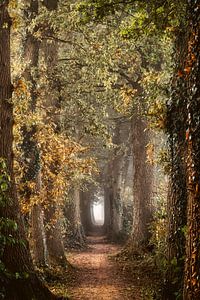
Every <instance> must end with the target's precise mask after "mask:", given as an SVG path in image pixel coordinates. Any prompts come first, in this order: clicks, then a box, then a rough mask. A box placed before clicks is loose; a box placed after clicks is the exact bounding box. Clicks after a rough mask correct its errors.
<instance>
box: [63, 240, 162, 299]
mask: <svg viewBox="0 0 200 300" xmlns="http://www.w3.org/2000/svg"><path fill="white" fill-rule="evenodd" d="M88 242H89V247H88V249H86V250H84V251H73V252H71V253H69V254H68V260H69V262H70V263H71V264H72V265H73V266H74V267H75V268H74V271H73V272H74V274H75V279H74V280H71V281H70V284H68V287H67V290H68V294H69V295H70V299H73V300H80V299H81V300H126V299H127V300H128V299H132V300H142V299H154V296H153V289H152V286H154V284H155V282H156V280H158V278H157V276H158V274H156V272H155V273H154V272H153V267H152V266H150V267H149V266H148V264H144V263H142V264H141V263H140V262H139V261H137V260H134V261H132V262H130V261H128V260H127V261H126V260H124V261H121V260H118V259H116V254H117V253H119V251H120V250H121V247H120V246H119V245H116V244H111V243H109V242H107V241H106V239H105V238H104V237H89V238H88Z"/></svg>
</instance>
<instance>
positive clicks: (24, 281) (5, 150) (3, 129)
mask: <svg viewBox="0 0 200 300" xmlns="http://www.w3.org/2000/svg"><path fill="white" fill-rule="evenodd" d="M8 3H9V1H3V2H1V4H0V157H1V158H2V159H4V160H5V162H6V165H7V172H8V174H9V175H10V178H11V179H10V184H9V186H8V190H7V191H6V195H5V196H6V197H7V201H6V203H5V205H4V207H3V208H2V207H0V216H1V218H3V219H4V218H5V219H11V220H14V221H15V222H16V224H17V225H18V228H17V230H14V229H12V228H9V227H8V228H6V229H5V230H4V232H1V234H4V235H5V236H6V237H9V236H12V237H13V238H14V239H15V241H16V242H15V243H14V244H13V243H10V244H9V243H6V245H5V248H4V252H3V255H2V257H1V260H2V262H3V263H4V265H5V267H6V269H7V271H8V272H10V273H11V274H13V276H11V277H8V278H6V282H4V283H5V291H4V292H5V299H8V300H11V299H12V300H15V299H16V300H19V299H25V300H28V299H31V298H35V299H54V297H53V295H52V294H51V293H50V292H49V291H48V289H46V288H45V287H44V286H43V285H42V283H41V282H40V280H39V279H38V277H37V276H36V275H35V273H34V269H33V264H32V261H31V259H30V252H29V248H28V243H27V241H26V237H25V231H24V227H23V222H22V218H21V213H20V209H19V203H18V199H17V194H16V187H15V182H14V174H13V150H12V143H13V123H14V122H13V107H12V104H11V101H10V100H11V96H12V85H11V78H10V26H11V19H10V17H9V14H8V11H7V7H8ZM5 24H7V26H5ZM1 172H2V170H1ZM22 241H23V243H22ZM16 273H18V274H20V275H21V277H22V278H20V279H16V276H15V274H16ZM23 274H24V275H23ZM25 274H27V276H25Z"/></svg>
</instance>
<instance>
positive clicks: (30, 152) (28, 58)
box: [22, 0, 47, 266]
mask: <svg viewBox="0 0 200 300" xmlns="http://www.w3.org/2000/svg"><path fill="white" fill-rule="evenodd" d="M38 8H39V7H38V1H35V0H29V1H27V7H26V10H25V12H24V15H25V18H26V23H27V26H28V23H29V22H32V21H33V19H34V18H35V17H36V16H37V15H38ZM39 47H40V42H39V41H38V39H37V38H35V37H34V34H32V33H31V32H29V31H27V32H26V37H25V40H24V41H23V48H24V53H23V57H24V61H25V62H26V68H25V71H24V73H23V77H24V79H25V80H26V83H27V84H28V85H29V91H30V103H29V109H30V113H34V112H35V108H36V103H37V98H38V95H37V79H38V63H39ZM36 132H37V127H36V126H35V125H32V126H31V127H27V126H26V125H24V126H23V128H22V134H23V137H24V138H23V143H22V151H23V156H24V161H23V163H24V168H23V169H24V176H23V183H24V195H23V196H24V197H25V200H26V202H29V201H30V200H31V197H32V196H34V195H38V196H39V194H40V190H41V167H40V152H39V149H38V146H37V141H36V138H35V133H36ZM30 182H34V183H35V185H36V188H35V189H34V190H33V189H30V188H29V187H28V183H30ZM30 223H31V229H30V230H31V235H30V236H31V247H32V249H31V250H32V254H33V258H34V261H35V263H36V264H38V265H43V266H44V265H45V264H46V263H47V256H46V255H47V252H46V250H45V248H46V245H45V236H44V235H45V234H44V224H43V217H42V208H41V206H40V205H39V204H34V206H33V208H32V211H31V222H30Z"/></svg>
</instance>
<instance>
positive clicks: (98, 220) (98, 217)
mask: <svg viewBox="0 0 200 300" xmlns="http://www.w3.org/2000/svg"><path fill="white" fill-rule="evenodd" d="M91 214H92V222H93V224H94V225H96V226H103V224H104V199H103V198H101V199H99V201H95V202H93V203H92V206H91Z"/></svg>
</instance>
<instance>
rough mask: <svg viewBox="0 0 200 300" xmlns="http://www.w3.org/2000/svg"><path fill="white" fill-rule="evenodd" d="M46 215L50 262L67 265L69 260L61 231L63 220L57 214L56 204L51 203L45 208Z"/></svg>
mask: <svg viewBox="0 0 200 300" xmlns="http://www.w3.org/2000/svg"><path fill="white" fill-rule="evenodd" d="M44 215H45V228H46V244H47V251H48V258H49V262H50V264H52V265H61V266H66V264H67V260H66V257H65V250H64V244H63V237H62V233H61V221H60V219H59V218H58V217H57V216H56V207H55V205H52V206H51V205H49V206H48V208H46V209H45V210H44Z"/></svg>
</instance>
